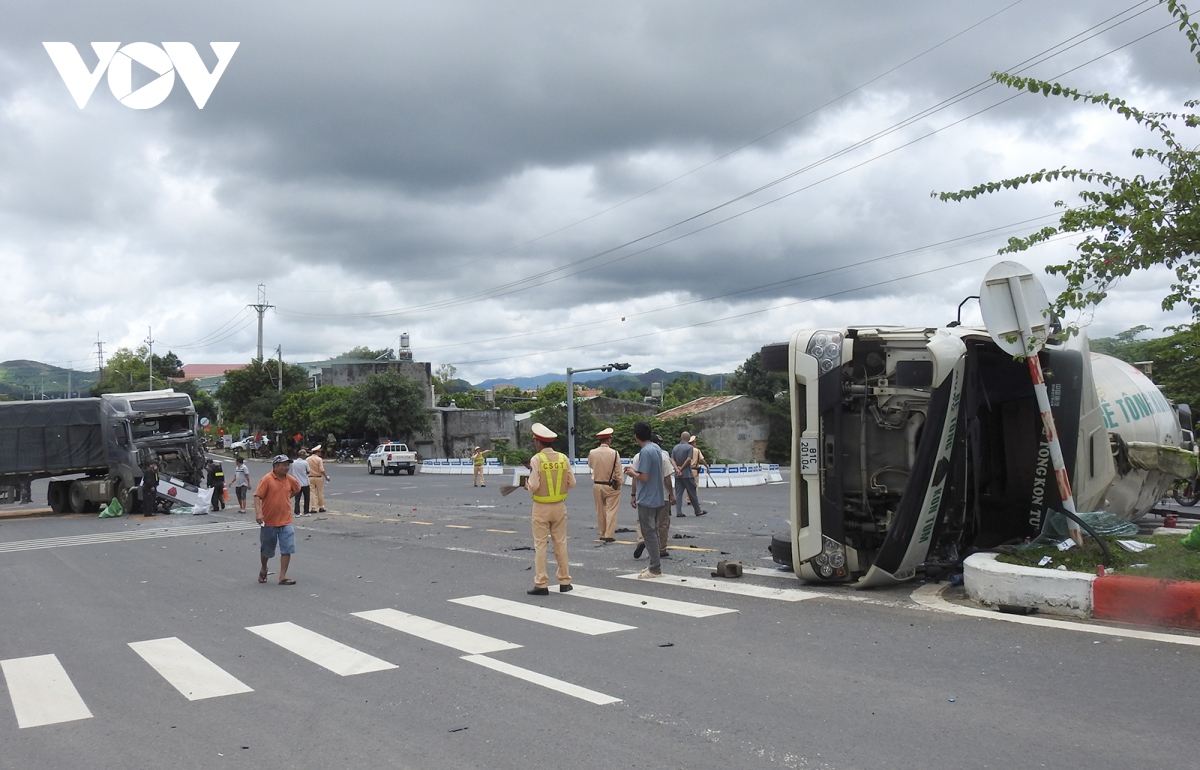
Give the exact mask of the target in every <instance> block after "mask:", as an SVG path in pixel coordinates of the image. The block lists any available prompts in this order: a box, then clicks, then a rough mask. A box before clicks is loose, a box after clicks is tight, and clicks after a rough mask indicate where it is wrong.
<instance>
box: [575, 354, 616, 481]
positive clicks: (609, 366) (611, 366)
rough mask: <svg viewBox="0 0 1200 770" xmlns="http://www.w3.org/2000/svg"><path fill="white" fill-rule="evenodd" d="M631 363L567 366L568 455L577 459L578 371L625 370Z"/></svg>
mask: <svg viewBox="0 0 1200 770" xmlns="http://www.w3.org/2000/svg"><path fill="white" fill-rule="evenodd" d="M628 368H629V364H605V365H604V366H593V367H591V368H590V369H572V368H571V367H569V366H568V367H567V457H568V458H570V460H571V461H572V462H574V461H575V380H574V377H573V375H575V373H577V372H611V371H612V370H613V369H618V370H620V371H625V370H626V369H628Z"/></svg>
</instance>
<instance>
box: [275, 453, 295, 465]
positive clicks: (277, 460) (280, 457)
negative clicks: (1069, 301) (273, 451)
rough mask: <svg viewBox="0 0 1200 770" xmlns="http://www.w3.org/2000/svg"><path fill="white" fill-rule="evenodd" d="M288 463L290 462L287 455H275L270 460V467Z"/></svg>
mask: <svg viewBox="0 0 1200 770" xmlns="http://www.w3.org/2000/svg"><path fill="white" fill-rule="evenodd" d="M290 462H291V459H290V458H289V457H288V456H287V455H275V456H274V457H272V458H271V465H278V464H279V463H290Z"/></svg>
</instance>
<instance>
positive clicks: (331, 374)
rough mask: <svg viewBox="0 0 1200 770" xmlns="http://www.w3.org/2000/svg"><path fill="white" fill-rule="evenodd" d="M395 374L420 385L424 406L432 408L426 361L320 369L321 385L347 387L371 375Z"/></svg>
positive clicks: (384, 362) (378, 362) (431, 394)
mask: <svg viewBox="0 0 1200 770" xmlns="http://www.w3.org/2000/svg"><path fill="white" fill-rule="evenodd" d="M386 372H396V373H398V374H400V375H401V376H402V377H407V378H408V379H410V380H413V381H414V382H416V383H417V384H418V385H420V386H421V387H422V388H423V389H424V391H425V406H426V407H428V408H433V374H432V370H431V368H430V364H429V362H427V361H375V362H372V363H369V364H333V365H332V366H323V367H321V384H322V385H336V386H338V387H343V388H345V387H349V386H351V385H358V384H359V383H361V382H363V381H365V380H366V379H367V378H368V377H370V376H371V375H373V374H384V373H386Z"/></svg>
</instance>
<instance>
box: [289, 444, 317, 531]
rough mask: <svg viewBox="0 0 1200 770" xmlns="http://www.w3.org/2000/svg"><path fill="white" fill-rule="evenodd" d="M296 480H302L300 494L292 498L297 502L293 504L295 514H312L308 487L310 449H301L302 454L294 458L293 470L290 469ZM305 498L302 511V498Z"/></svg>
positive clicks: (293, 513)
mask: <svg viewBox="0 0 1200 770" xmlns="http://www.w3.org/2000/svg"><path fill="white" fill-rule="evenodd" d="M288 473H290V474H291V475H292V476H293V477H295V479H296V481H299V482H300V494H298V495H296V496H295V497H294V498H292V499H293V500H294V501H295V502H294V503H293V505H292V515H293V516H312V508H311V507H310V505H311V501H310V499H309V489H308V451H307V450H305V449H301V450H300V454H299V455H298V456H297V457H296V459H295V460H292V467H291V470H289V471H288ZM301 497H303V498H304V512H303V513H301V511H300V498H301Z"/></svg>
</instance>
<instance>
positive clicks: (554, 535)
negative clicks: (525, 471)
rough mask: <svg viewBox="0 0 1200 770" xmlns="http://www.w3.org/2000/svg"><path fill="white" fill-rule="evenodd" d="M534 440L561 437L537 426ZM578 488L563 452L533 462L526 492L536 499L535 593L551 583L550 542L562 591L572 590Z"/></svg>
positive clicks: (539, 455)
mask: <svg viewBox="0 0 1200 770" xmlns="http://www.w3.org/2000/svg"><path fill="white" fill-rule="evenodd" d="M533 435H534V438H536V439H538V440H539V441H541V442H543V443H544V444H547V445H548V444H549V443H550V442H551V441H553V440H554V439H555V438H558V434H557V433H555V432H553V431H552V430H550V429H549V428H547V427H546V426H545V425H542V424H541V423H534V424H533ZM574 486H575V472H574V471H572V470H571V463H570V462H568V460H567V456H566V455H564V454H563V453H562V452H556V451H554V450H553V449H551V448H550V447H549V446H546V447H544V448H543V449H542V450H541V451H539V452H538V453H537V454H535V455H534V456H533V457H532V458H531V459H530V461H529V480H528V481H527V482H525V488H526V489H528V490H529V491H530V492H531V493H532V495H533V551H534V557H533V559H534V576H533V591H530V593H538V594H541V593H545V592H546V591H547V586H548V585H549V583H550V578H549V576H548V575H547V574H546V541H547V540H550V541H552V542H553V543H554V561H555V563H556V564H557V566H558V570H557V573H556V575H555V577H557V578H558V585H559V589H558V590H559V591H570V590H571V572H570V567H569V565H568V564H567V504H566V500H567V491H568V490H570V489H572V488H573V487H574Z"/></svg>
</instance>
